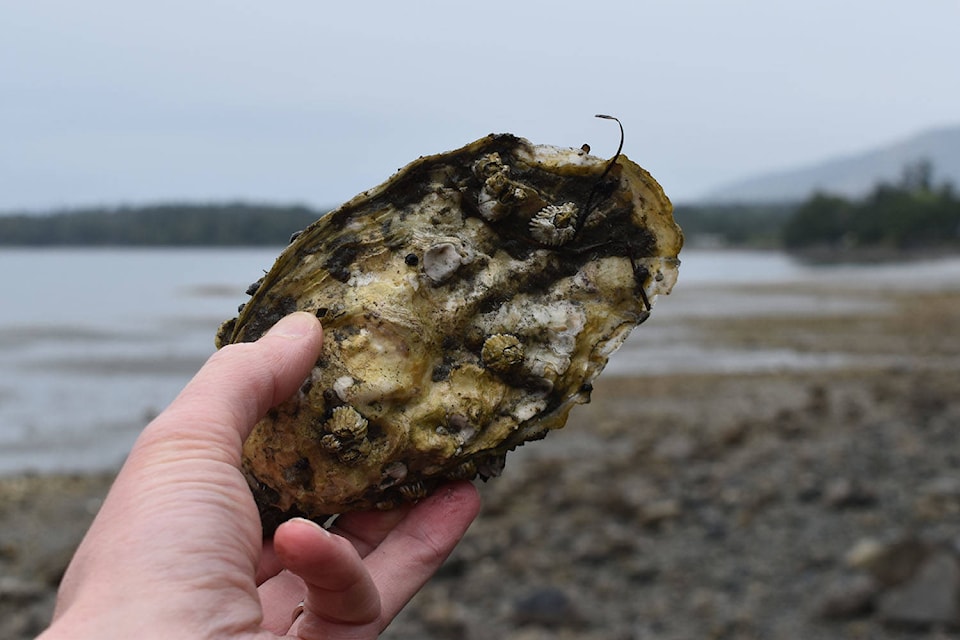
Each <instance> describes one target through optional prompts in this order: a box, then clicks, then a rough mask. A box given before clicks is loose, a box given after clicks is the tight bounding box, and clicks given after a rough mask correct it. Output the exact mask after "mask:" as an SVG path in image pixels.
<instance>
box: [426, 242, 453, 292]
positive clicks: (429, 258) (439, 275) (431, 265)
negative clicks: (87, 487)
mask: <svg viewBox="0 0 960 640" xmlns="http://www.w3.org/2000/svg"><path fill="white" fill-rule="evenodd" d="M461 264H463V256H461V255H460V252H459V251H457V247H456V246H455V245H454V244H453V243H452V242H441V243H439V244H435V245H433V246H432V247H430V248H429V249H427V250H426V251H424V252H423V273H424V274H426V276H427V277H428V278H430V279H431V280H433V281H434V282H435V283H437V284H439V283H441V282H443V281H444V280H447V279H448V278H449V277H450V276H452V275H453V274H454V273H455V272H456V270H457V269H459V268H460V265H461Z"/></svg>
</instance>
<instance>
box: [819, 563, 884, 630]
mask: <svg viewBox="0 0 960 640" xmlns="http://www.w3.org/2000/svg"><path fill="white" fill-rule="evenodd" d="M879 592H880V585H879V584H878V583H877V581H876V580H875V579H873V578H872V577H870V576H868V575H866V574H862V573H861V574H856V575H852V576H845V577H843V578H842V579H840V580H838V581H837V582H836V583H835V584H833V585H831V586H830V587H829V588H828V589H827V593H826V595H825V596H824V597H823V600H822V601H821V602H820V606H819V611H820V616H821V617H823V618H828V619H833V620H843V619H847V618H857V617H860V616H863V615H866V614H868V613H870V612H871V611H872V610H873V606H874V598H876V596H877V594H878V593H879Z"/></svg>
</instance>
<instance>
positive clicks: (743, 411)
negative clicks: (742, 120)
mask: <svg viewBox="0 0 960 640" xmlns="http://www.w3.org/2000/svg"><path fill="white" fill-rule="evenodd" d="M728 293H731V292H728ZM734 293H736V292H735V291H734V292H732V293H731V295H732V294H734ZM740 293H743V292H742V291H741V292H740ZM746 293H748V294H749V295H751V296H760V297H763V296H768V298H769V299H776V300H780V301H781V302H782V301H783V300H784V299H785V298H783V297H782V296H786V295H789V296H792V298H791V299H792V300H793V301H794V302H792V303H791V304H793V305H794V306H793V307H790V308H789V309H787V310H783V311H781V312H777V313H772V312H767V313H757V314H753V315H752V316H746V315H743V314H740V315H733V316H731V315H730V314H725V313H720V312H715V313H711V312H710V308H711V307H709V305H708V306H707V308H706V312H702V313H693V312H690V311H689V310H690V309H691V307H690V306H689V305H694V303H697V302H698V300H701V299H702V296H700V297H698V296H697V295H696V292H694V291H690V292H688V293H683V292H682V290H678V292H677V302H678V310H680V309H687V312H685V313H680V312H678V314H677V315H676V316H675V317H672V318H671V317H670V316H668V314H667V310H668V309H669V305H670V304H671V302H672V300H671V299H669V298H668V299H665V300H664V301H663V307H662V308H660V309H658V310H657V311H658V312H660V315H661V316H663V322H661V323H660V324H655V323H653V322H652V323H651V325H650V335H649V336H648V337H647V338H643V339H641V342H640V343H636V344H635V345H631V347H630V348H631V349H635V350H636V357H642V354H643V350H642V348H641V347H645V346H650V347H651V348H654V347H657V345H656V344H655V342H656V340H655V338H656V339H661V338H662V339H665V340H672V341H673V342H674V343H675V344H672V345H668V346H670V348H679V347H682V346H683V345H684V344H688V345H689V344H695V345H696V346H697V351H696V353H700V354H701V355H700V356H699V357H705V358H709V357H710V353H711V351H710V350H711V349H713V350H715V351H714V353H726V354H730V353H735V354H739V356H740V357H747V358H749V356H750V354H751V353H752V354H757V353H760V354H774V357H772V358H771V359H769V361H768V360H762V361H754V362H753V364H752V366H747V367H739V368H738V367H733V368H729V367H724V366H720V365H721V364H722V363H719V362H717V363H714V364H716V365H717V366H715V367H711V366H701V367H692V366H690V367H683V366H677V367H675V368H674V369H671V368H670V367H666V366H663V367H661V368H659V369H658V366H659V365H660V363H662V362H666V363H667V364H669V363H670V358H671V357H676V354H677V353H683V352H677V351H669V350H668V351H667V352H664V353H661V354H660V355H661V356H662V357H660V356H658V357H657V358H652V359H651V360H650V364H651V367H652V368H653V369H655V370H654V371H650V372H648V373H647V374H646V375H641V376H637V375H610V376H604V377H602V378H601V379H600V380H599V381H598V383H597V384H596V389H595V391H594V395H593V401H592V403H591V404H589V405H587V406H584V407H579V408H577V409H575V410H574V412H573V414H572V417H571V420H570V422H569V424H568V426H567V427H566V428H565V429H563V430H562V431H559V432H557V433H553V434H551V435H550V436H549V437H548V438H547V439H546V440H544V441H543V442H538V443H534V444H532V445H530V446H527V447H524V448H522V449H520V450H518V451H516V452H514V453H513V454H511V456H510V457H508V461H507V469H506V471H505V473H504V475H503V476H502V477H501V478H498V479H496V480H494V481H491V482H489V483H487V484H485V485H483V486H482V487H481V490H482V493H483V496H484V509H483V512H482V514H481V516H480V518H479V520H478V521H477V522H476V523H475V524H474V526H473V527H472V528H471V530H470V531H469V532H468V534H467V536H466V538H465V539H464V541H463V543H462V544H461V545H460V546H459V547H458V549H457V550H456V551H455V552H454V554H453V556H452V557H451V559H450V560H449V561H448V562H447V564H446V565H445V566H444V568H443V569H442V570H441V572H440V573H439V574H438V575H437V576H436V577H435V579H434V580H433V581H432V582H431V583H429V584H428V585H427V586H426V587H425V589H424V590H423V591H422V592H421V593H420V594H419V595H418V596H417V598H416V599H415V600H414V601H413V603H412V604H411V605H410V607H409V608H408V609H407V610H406V611H404V612H403V613H402V614H401V616H400V618H398V620H397V621H396V622H395V624H394V625H393V626H392V627H391V628H390V630H388V631H387V633H385V634H384V637H385V638H403V639H407V638H410V639H412V638H451V639H453V638H467V639H474V640H479V639H484V638H505V639H516V640H533V639H539V638H544V639H546V638H588V639H590V638H596V639H600V638H603V639H605V640H609V639H624V640H625V639H628V638H630V639H639V638H651V639H670V640H674V639H677V640H679V639H689V638H758V639H759V638H763V639H778V638H783V639H787V638H790V639H794V638H804V639H810V638H871V639H879V640H886V639H893V638H904V637H909V638H952V637H960V635H958V634H957V632H956V628H955V627H954V626H953V625H954V624H955V621H954V622H951V621H950V619H949V610H948V611H947V612H946V614H944V613H943V611H939V612H934V613H933V614H931V613H929V612H924V611H913V612H911V611H908V612H907V614H916V615H914V617H913V618H910V615H906V614H905V617H904V616H901V617H900V618H897V617H896V615H894V614H893V613H891V606H890V604H889V603H890V602H891V600H892V599H893V597H892V596H891V594H894V595H896V594H895V591H896V590H897V589H900V590H901V591H902V590H903V589H904V588H905V585H906V586H907V587H909V586H911V585H913V584H914V583H915V582H917V581H918V580H919V579H918V578H917V576H918V575H920V574H922V573H923V571H925V569H924V568H923V566H926V565H923V566H920V564H922V563H921V562H920V560H916V562H915V564H917V565H918V566H913V567H911V568H909V571H906V573H904V574H903V575H899V576H898V579H896V580H893V579H890V580H887V579H886V578H882V576H881V574H877V573H871V571H872V570H873V569H875V567H876V562H879V561H878V560H877V558H878V557H879V558H881V560H882V559H883V557H884V556H883V552H884V550H889V549H892V548H894V547H895V548H896V549H900V548H901V547H902V546H903V545H904V544H906V543H905V542H904V541H917V542H916V545H919V546H920V547H922V548H923V549H926V550H927V551H925V552H924V553H926V554H927V555H923V554H920V555H919V556H917V557H918V558H921V559H922V558H928V557H932V556H931V555H930V554H933V555H936V554H935V552H934V551H930V550H937V549H940V550H946V551H944V553H947V554H948V555H949V554H953V553H954V552H953V551H952V550H951V549H954V550H955V549H956V547H957V546H958V542H960V537H958V534H957V531H960V393H958V391H960V292H957V290H956V288H954V289H953V290H949V289H948V290H929V291H924V292H920V293H909V292H908V291H905V290H904V289H902V288H896V289H893V290H889V289H887V288H884V287H882V286H873V287H863V288H861V289H851V288H849V287H840V288H839V289H835V290H831V289H830V285H829V283H819V284H817V283H797V284H795V285H792V288H790V289H784V288H783V287H782V286H778V287H776V288H775V289H771V290H769V291H764V290H763V289H762V288H757V287H752V288H750V290H749V291H747V292H746ZM714 295H715V296H716V299H717V300H719V301H721V302H722V301H723V299H724V296H723V291H720V290H714ZM778 296H779V297H778ZM809 299H814V300H846V301H848V302H849V304H848V305H847V306H844V305H840V306H836V307H831V311H830V312H829V313H824V312H823V309H822V308H819V307H817V308H813V307H811V308H809V309H808V312H804V309H805V307H804V306H803V302H802V301H803V300H809ZM797 301H800V302H799V303H798V302H797ZM797 304H799V311H798V309H797V307H796V305H797ZM685 305H687V306H685ZM701 306H702V305H701ZM713 308H715V309H722V307H720V306H716V307H713ZM655 319H656V316H655ZM646 330H647V328H646V327H642V328H641V329H639V330H638V339H640V336H641V335H643V332H644V331H646ZM671 353H672V354H673V356H671ZM776 354H780V355H781V356H782V358H783V359H782V364H783V366H778V364H777V362H778V361H777V358H776ZM796 355H799V359H798V360H791V358H792V357H793V356H796ZM663 358H666V360H663ZM757 362H761V364H762V366H759V365H758V364H757ZM798 362H799V363H800V364H799V365H798V364H797V363H798ZM825 363H826V364H825ZM705 364H706V365H709V364H710V363H705ZM691 371H699V372H691ZM109 481H110V476H109V474H102V475H86V476H35V477H16V478H6V479H2V480H0V522H2V528H0V575H2V578H0V580H2V581H0V637H4V638H11V639H18V638H28V637H32V635H34V634H35V633H37V632H38V631H39V630H40V629H42V628H43V625H44V624H45V623H46V621H47V619H48V616H49V614H50V611H51V606H52V602H53V592H54V589H55V585H56V584H57V581H58V580H59V577H60V575H61V574H62V571H63V568H64V567H65V565H66V563H67V561H68V559H69V556H70V553H71V552H72V549H73V548H74V546H75V545H76V543H77V542H78V540H79V538H80V536H81V535H82V533H83V531H84V529H85V528H86V526H87V525H88V523H89V521H90V519H91V518H92V516H93V514H94V513H95V511H96V509H97V507H98V505H99V501H100V500H101V499H102V496H103V495H104V493H105V491H106V489H107V487H108V485H109ZM896 544H900V545H901V547H896ZM911 548H913V547H911ZM918 548H919V547H918ZM870 549H872V550H873V555H872V556H870V554H869V553H868V552H867V551H865V550H870ZM868 556H869V557H868ZM941 556H943V554H941ZM937 557H940V556H937ZM949 557H953V556H949ZM864 558H867V560H870V559H871V558H872V560H870V561H872V562H874V564H873V565H871V564H869V562H867V560H864ZM948 564H949V562H948ZM948 568H949V567H948ZM946 575H947V577H946V578H945V579H941V580H939V581H935V582H933V586H932V587H931V586H930V585H929V584H927V585H926V588H927V589H928V590H929V589H933V592H932V593H927V594H923V593H921V598H920V600H921V604H920V605H916V606H919V607H920V608H921V609H922V608H923V607H922V606H921V605H922V604H924V603H929V602H932V601H933V600H935V599H936V598H938V597H940V596H942V595H943V594H944V593H946V594H947V595H946V598H942V597H941V598H940V599H941V600H945V601H946V602H947V604H949V601H950V598H951V597H954V595H955V594H954V593H953V591H951V590H953V589H957V590H960V571H958V575H957V576H955V577H956V581H954V580H953V577H954V576H953V574H950V573H949V571H947V574H946ZM954 582H956V584H955V583H954ZM923 586H924V585H920V586H919V587H916V589H921V588H922V587H923ZM957 593H958V594H960V591H957ZM908 605H909V603H908ZM927 608H928V609H929V607H927ZM938 615H939V616H940V617H937V616H938ZM944 615H946V616H947V618H946V619H944V617H943V616H944ZM924 616H926V617H924ZM958 620H960V618H958Z"/></svg>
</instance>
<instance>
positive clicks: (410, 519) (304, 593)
mask: <svg viewBox="0 0 960 640" xmlns="http://www.w3.org/2000/svg"><path fill="white" fill-rule="evenodd" d="M321 343H322V331H321V328H320V324H319V322H318V321H317V320H316V319H315V318H314V317H313V316H311V315H309V314H305V313H295V314H292V315H291V316H287V317H286V318H284V319H283V320H281V321H280V322H278V323H277V324H276V325H275V326H274V327H273V329H271V330H270V331H269V332H268V333H267V334H266V335H265V336H264V337H263V338H261V339H260V340H259V341H257V342H255V343H247V344H238V345H230V346H227V347H225V348H224V349H221V350H220V351H219V352H217V353H216V354H214V355H213V356H212V357H211V358H210V360H209V361H208V362H207V363H206V365H204V367H203V368H202V369H201V370H200V371H199V372H198V373H197V375H196V377H194V379H193V380H192V381H191V382H190V383H189V384H188V385H187V386H186V387H185V388H184V390H183V391H182V392H181V393H180V395H179V396H178V397H177V398H176V400H174V402H173V403H172V404H171V405H170V406H169V407H168V408H167V410H166V411H164V412H163V413H162V414H161V415H160V416H158V417H157V418H156V419H155V420H154V421H153V422H151V423H150V424H149V425H148V426H147V427H146V428H145V429H144V431H143V433H142V434H141V435H140V437H139V439H138V440H137V442H136V444H135V445H134V447H133V449H132V451H131V453H130V455H129V457H128V459H127V462H126V464H124V466H123V468H122V469H121V471H120V473H119V475H118V476H117V479H116V481H115V483H114V485H113V487H112V488H111V490H110V493H109V494H108V496H107V498H106V500H105V501H104V503H103V506H102V507H101V509H100V512H99V513H98V515H97V517H96V519H95V520H94V522H93V524H92V525H91V527H90V530H89V531H88V532H87V535H86V537H85V538H84V540H83V542H82V543H81V545H80V547H79V549H78V550H77V553H76V555H75V557H74V559H73V561H72V562H71V563H70V566H69V568H68V569H67V572H66V574H65V575H64V579H63V582H62V584H61V586H60V592H59V594H58V598H57V606H56V611H55V613H54V618H53V622H52V624H51V626H50V628H49V629H48V630H47V631H46V632H45V633H44V634H43V635H41V636H40V637H41V638H43V639H44V640H54V639H59V638H71V639H85V638H108V637H118V638H121V637H122V638H140V639H142V638H272V637H295V638H303V639H307V640H313V639H320V638H323V639H325V640H360V639H364V638H376V637H377V636H378V635H379V633H380V632H381V631H382V630H383V629H384V628H385V627H386V626H387V625H388V624H389V623H390V621H391V620H392V619H393V618H394V616H396V615H397V613H398V612H399V611H400V609H401V608H402V607H403V606H404V605H405V604H406V603H407V602H408V601H409V600H410V598H411V597H413V595H414V594H415V593H416V592H417V591H418V590H419V589H420V587H422V586H423V584H424V583H425V582H426V581H427V580H428V579H429V578H430V576H431V575H433V573H434V572H435V571H436V570H437V568H439V566H440V565H441V564H442V562H443V561H444V559H446V557H447V555H448V554H449V553H450V552H451V551H452V550H453V547H454V546H455V545H456V543H457V542H458V541H459V540H460V538H461V537H462V536H463V534H464V532H465V531H466V529H467V527H468V526H469V525H470V523H471V522H472V521H473V519H474V518H475V517H476V515H477V512H478V511H479V498H478V496H477V492H476V489H474V487H473V486H472V485H470V484H469V483H467V482H459V483H453V484H449V485H446V486H444V487H441V488H440V489H439V490H438V491H436V492H435V493H434V494H433V495H432V496H430V497H428V498H426V499H424V500H422V501H421V502H419V503H418V504H416V505H415V506H407V507H402V508H399V509H395V510H393V511H386V512H376V513H374V512H367V513H352V514H346V515H344V516H342V517H341V518H340V519H339V520H338V521H337V523H336V524H335V526H334V527H333V528H332V529H331V530H330V531H329V532H328V531H326V530H324V529H323V528H322V527H320V526H319V525H317V524H314V523H312V522H310V521H308V520H302V519H295V520H291V521H288V522H286V523H284V524H283V525H281V526H280V527H279V528H278V529H277V531H276V534H275V535H274V537H273V539H272V540H263V537H262V533H261V526H260V520H259V516H258V513H257V508H256V505H255V504H254V501H253V497H252V496H251V494H250V490H249V489H248V487H247V483H246V481H245V480H244V478H243V475H242V474H241V472H240V456H241V445H242V442H243V440H244V439H245V438H246V436H247V434H248V433H249V431H250V429H251V428H252V427H253V425H254V424H255V423H256V422H257V420H258V419H259V418H260V417H261V416H263V415H264V414H265V413H266V412H267V410H268V409H269V408H270V407H272V406H274V405H276V404H278V403H279V402H281V401H283V400H284V399H286V398H288V397H289V396H290V395H291V394H293V393H294V391H295V390H296V389H297V388H298V387H299V385H300V384H301V383H302V382H303V380H304V378H305V377H306V375H307V373H308V372H309V370H310V368H311V367H312V366H313V363H314V362H315V361H316V359H317V356H318V354H319V352H320V347H321ZM301 601H303V602H304V606H303V611H302V613H301V612H300V609H299V608H298V606H297V605H298V603H300V602H301ZM298 614H299V615H298Z"/></svg>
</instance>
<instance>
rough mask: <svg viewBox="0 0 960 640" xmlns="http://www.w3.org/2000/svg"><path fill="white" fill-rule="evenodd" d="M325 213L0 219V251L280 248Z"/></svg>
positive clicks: (218, 210) (163, 208)
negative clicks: (18, 247)
mask: <svg viewBox="0 0 960 640" xmlns="http://www.w3.org/2000/svg"><path fill="white" fill-rule="evenodd" d="M324 213H325V211H320V210H316V209H310V208H308V207H300V206H274V205H254V204H209V205H204V204H165V205H156V206H143V207H125V208H115V209H85V210H77V211H64V212H57V213H51V214H47V215H6V216H0V245H8V246H10V245H26V246H121V245H127V246H166V245H171V246H173V245H177V246H244V245H246V246H252V245H284V244H286V243H287V242H288V241H289V239H290V235H291V234H292V233H294V232H296V231H299V230H301V229H303V228H304V227H306V226H307V225H309V224H310V223H312V222H314V221H315V220H316V219H317V218H319V217H320V216H321V215H323V214H324Z"/></svg>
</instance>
